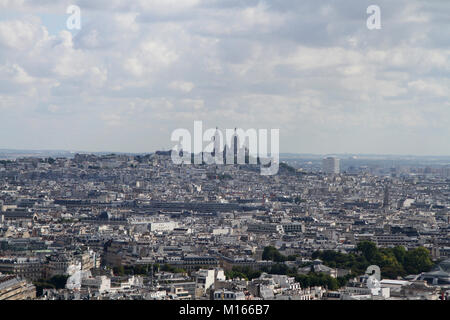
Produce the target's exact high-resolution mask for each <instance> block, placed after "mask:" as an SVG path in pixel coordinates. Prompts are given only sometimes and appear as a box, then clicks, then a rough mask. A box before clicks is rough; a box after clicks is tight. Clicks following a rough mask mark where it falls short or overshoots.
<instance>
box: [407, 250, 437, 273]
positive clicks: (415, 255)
mask: <svg viewBox="0 0 450 320" xmlns="http://www.w3.org/2000/svg"><path fill="white" fill-rule="evenodd" d="M404 266H405V270H406V272H407V273H409V274H418V273H421V272H426V271H429V270H430V269H431V267H432V266H433V262H432V261H431V256H430V252H429V251H428V250H427V249H426V248H424V247H419V248H416V249H413V250H410V251H408V252H407V253H406V255H405V263H404Z"/></svg>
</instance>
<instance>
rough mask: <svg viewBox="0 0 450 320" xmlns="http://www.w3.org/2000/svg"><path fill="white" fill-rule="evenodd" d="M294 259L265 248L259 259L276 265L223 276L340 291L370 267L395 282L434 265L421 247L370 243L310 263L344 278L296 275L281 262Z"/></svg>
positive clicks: (327, 252)
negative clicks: (285, 280) (286, 279)
mask: <svg viewBox="0 0 450 320" xmlns="http://www.w3.org/2000/svg"><path fill="white" fill-rule="evenodd" d="M296 258H297V255H289V256H286V255H283V254H281V253H280V252H279V251H278V250H277V249H276V248H275V247H272V246H268V247H265V248H264V251H263V254H262V259H263V260H270V261H273V262H276V263H275V264H273V265H272V266H271V267H270V268H268V267H266V268H262V269H261V270H260V271H259V270H254V269H252V268H250V267H233V268H232V270H230V271H227V272H226V273H225V275H226V277H227V278H228V279H235V278H242V279H246V280H252V279H255V278H259V277H260V276H261V274H262V272H266V273H268V274H281V275H287V276H290V277H295V280H296V281H297V282H299V283H300V285H301V286H302V288H308V287H312V286H324V287H326V288H328V289H330V290H336V289H338V288H340V287H343V286H345V285H346V284H347V282H348V281H349V280H350V279H351V278H354V277H355V276H357V275H363V274H364V273H365V271H366V269H367V267H368V266H370V265H378V266H379V267H380V269H381V275H382V277H383V278H391V279H396V278H397V277H404V276H406V275H408V274H418V273H421V272H426V271H429V270H430V269H431V267H432V266H433V262H432V260H431V256H430V252H429V251H428V250H427V249H426V248H423V247H418V248H415V249H411V250H406V249H405V248H404V247H402V246H398V247H394V248H377V246H376V245H375V243H373V242H369V241H363V242H360V243H359V244H358V245H357V247H356V250H355V252H352V253H348V254H346V253H340V252H336V251H331V250H325V251H316V252H314V253H313V254H312V259H320V260H322V262H323V264H324V265H326V266H328V267H331V268H340V269H347V270H350V273H349V274H347V275H346V276H343V277H337V278H333V277H331V276H330V275H327V274H325V273H315V272H309V273H308V274H299V273H298V272H297V268H296V267H289V266H287V265H286V264H285V263H284V262H286V261H295V260H296Z"/></svg>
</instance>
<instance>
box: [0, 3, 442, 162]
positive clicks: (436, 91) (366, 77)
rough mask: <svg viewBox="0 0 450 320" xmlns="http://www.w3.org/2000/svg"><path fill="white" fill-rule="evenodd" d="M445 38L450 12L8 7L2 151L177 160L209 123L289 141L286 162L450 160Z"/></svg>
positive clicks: (390, 6) (4, 11) (0, 51)
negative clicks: (175, 154)
mask: <svg viewBox="0 0 450 320" xmlns="http://www.w3.org/2000/svg"><path fill="white" fill-rule="evenodd" d="M373 4H375V5H378V6H379V7H380V8H381V25H382V28H381V29H380V30H369V29H368V28H367V26H366V20H367V18H368V17H369V15H368V14H367V12H366V9H367V7H368V6H369V5H373ZM70 5H77V6H79V7H80V9H81V30H68V29H67V27H66V20H67V18H68V17H69V14H67V13H66V10H67V7H69V6H70ZM449 39H450V2H449V1H447V0H434V1H433V0H431V1H419V0H397V1H389V0H375V1H372V0H371V1H366V0H351V1H345V2H344V1H330V0H304V1H294V0H271V1H259V0H240V1H238V0H230V1H223V0H134V1H132V0H131V1H128V0H127V1H126V0H115V1H108V0H97V1H93V0H62V1H42V0H28V1H27V0H17V1H10V0H0V114H1V119H2V122H1V125H0V149H16V150H17V149H28V150H44V149H45V150H69V151H70V150H86V152H104V151H105V150H106V151H108V150H112V151H111V152H125V153H145V152H154V151H156V150H168V149H170V148H171V147H172V146H173V145H174V143H172V142H171V141H170V135H171V132H172V131H173V130H175V129H178V128H186V129H188V130H192V129H193V123H194V121H197V120H200V121H203V122H204V124H205V127H216V126H218V127H219V128H233V127H239V128H243V129H249V128H256V129H259V128H262V129H280V152H281V153H297V154H316V155H329V154H372V155H375V154H381V155H415V156H424V155H427V156H449V155H450V41H449Z"/></svg>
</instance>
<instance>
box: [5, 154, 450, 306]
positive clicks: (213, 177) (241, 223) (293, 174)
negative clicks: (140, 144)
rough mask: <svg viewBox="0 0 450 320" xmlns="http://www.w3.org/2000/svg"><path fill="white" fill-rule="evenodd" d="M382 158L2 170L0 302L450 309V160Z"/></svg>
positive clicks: (106, 160) (92, 159)
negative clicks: (357, 303)
mask: <svg viewBox="0 0 450 320" xmlns="http://www.w3.org/2000/svg"><path fill="white" fill-rule="evenodd" d="M299 157H300V156H299ZM372 161H373V164H372V165H369V166H367V165H365V162H364V161H363V160H361V164H360V165H358V161H357V159H355V157H354V156H353V157H351V158H349V159H342V160H341V161H340V159H338V158H336V157H324V158H323V160H318V159H308V158H307V159H306V160H305V159H303V160H302V159H301V158H299V159H297V160H294V159H293V158H292V156H291V158H290V159H289V160H286V161H282V162H281V163H280V171H279V173H278V174H277V175H275V176H263V175H261V174H260V173H259V168H258V165H251V164H240V165H237V164H233V165H216V164H213V165H207V164H204V163H203V164H199V165H195V164H192V165H177V164H174V163H173V162H172V160H171V157H170V152H167V151H161V152H156V153H152V154H145V155H126V154H106V155H94V154H78V153H77V154H75V155H74V156H73V157H70V158H69V157H57V158H52V157H46V158H37V157H23V158H17V159H14V160H10V159H9V160H2V161H0V205H1V214H0V248H1V253H2V255H1V257H0V272H1V275H0V285H1V287H0V288H1V290H0V299H38V300H71V299H72V300H115V299H120V300H123V299H126V300H448V299H450V297H449V293H450V238H449V232H450V228H449V222H450V212H449V207H450V203H449V201H450V200H449V199H450V197H449V194H450V185H449V179H450V165H449V164H448V162H447V164H446V165H437V164H433V163H432V164H430V165H428V166H424V167H418V166H410V165H408V164H406V165H405V164H404V162H402V161H401V160H398V161H397V162H396V163H397V164H394V166H387V167H386V166H383V165H380V161H381V160H372ZM288 163H291V164H292V163H296V167H293V166H291V165H290V164H288ZM301 163H305V166H304V167H302V165H301ZM345 163H347V164H346V166H347V167H346V169H345V170H343V167H344V165H345ZM391 163H392V162H391ZM292 165H294V164H292ZM341 167H342V169H341ZM314 168H316V169H314Z"/></svg>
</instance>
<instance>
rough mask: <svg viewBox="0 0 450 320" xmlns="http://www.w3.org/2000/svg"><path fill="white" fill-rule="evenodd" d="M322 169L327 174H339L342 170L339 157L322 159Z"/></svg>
mask: <svg viewBox="0 0 450 320" xmlns="http://www.w3.org/2000/svg"><path fill="white" fill-rule="evenodd" d="M322 170H323V172H324V173H326V174H338V173H340V172H341V170H340V164H339V159H337V158H332V157H328V158H325V159H323V160H322Z"/></svg>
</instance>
